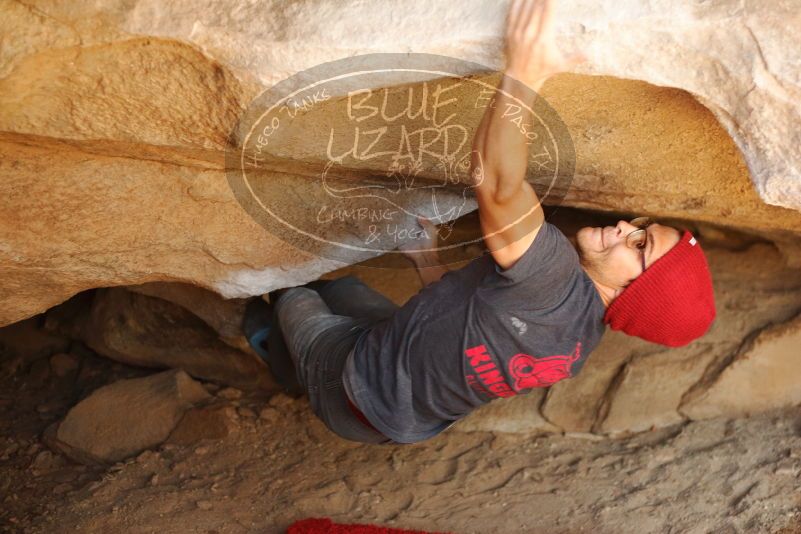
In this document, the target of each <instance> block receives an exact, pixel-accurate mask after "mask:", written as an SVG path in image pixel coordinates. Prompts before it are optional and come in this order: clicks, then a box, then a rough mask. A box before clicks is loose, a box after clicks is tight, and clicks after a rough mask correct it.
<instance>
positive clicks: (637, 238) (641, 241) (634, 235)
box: [626, 217, 656, 272]
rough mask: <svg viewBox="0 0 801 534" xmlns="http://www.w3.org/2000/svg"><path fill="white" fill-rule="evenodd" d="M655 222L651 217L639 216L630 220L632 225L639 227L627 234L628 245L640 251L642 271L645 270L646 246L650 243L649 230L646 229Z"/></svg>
mask: <svg viewBox="0 0 801 534" xmlns="http://www.w3.org/2000/svg"><path fill="white" fill-rule="evenodd" d="M655 222H656V221H654V220H653V219H651V218H650V217H637V218H636V219H633V220H631V221H630V222H629V224H630V225H632V226H636V227H637V229H636V230H634V231H633V232H631V233H630V234H629V235H627V236H626V245H627V246H628V247H629V248H636V249H637V250H639V251H640V260H641V261H642V272H645V246H646V244H647V243H648V232H646V231H645V229H646V228H648V227H649V226H651V225H652V224H654V223H655Z"/></svg>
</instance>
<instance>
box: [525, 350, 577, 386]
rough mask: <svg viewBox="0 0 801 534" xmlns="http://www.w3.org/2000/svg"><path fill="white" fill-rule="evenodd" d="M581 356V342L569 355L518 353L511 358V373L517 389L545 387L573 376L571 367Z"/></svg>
mask: <svg viewBox="0 0 801 534" xmlns="http://www.w3.org/2000/svg"><path fill="white" fill-rule="evenodd" d="M580 357H581V342H578V343H576V349H575V351H574V352H573V354H571V355H569V356H545V357H544V358H535V357H534V356H531V355H530V354H516V355H515V356H514V357H513V358H512V359H511V360H509V374H511V375H512V376H513V377H514V379H515V384H514V387H515V389H516V390H521V389H527V388H544V387H548V386H550V385H553V384H555V383H556V382H559V381H560V380H562V379H564V378H570V377H571V376H573V375H572V374H571V373H570V367H571V366H572V365H573V362H575V361H576V360H578V359H579V358H580Z"/></svg>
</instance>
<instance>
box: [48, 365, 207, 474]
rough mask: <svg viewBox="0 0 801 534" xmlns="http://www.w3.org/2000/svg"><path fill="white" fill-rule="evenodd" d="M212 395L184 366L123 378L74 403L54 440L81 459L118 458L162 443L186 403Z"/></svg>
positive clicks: (109, 459) (85, 460)
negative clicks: (144, 375) (178, 368)
mask: <svg viewBox="0 0 801 534" xmlns="http://www.w3.org/2000/svg"><path fill="white" fill-rule="evenodd" d="M208 398H209V394H208V393H207V392H206V390H205V389H204V388H203V386H202V385H200V383H198V382H195V381H194V380H192V379H191V378H190V377H189V375H187V374H186V373H185V372H183V371H181V370H172V371H165V372H163V373H159V374H155V375H151V376H148V377H144V378H133V379H128V380H120V381H118V382H114V383H113V384H109V385H107V386H103V387H102V388H100V389H98V390H96V391H95V392H94V393H92V394H91V395H89V397H87V398H85V399H84V400H82V401H81V402H79V403H78V404H77V405H75V406H74V407H73V408H72V409H71V410H70V411H69V413H67V416H66V417H65V418H64V420H63V421H62V422H61V423H60V424H59V425H58V429H57V430H56V431H55V435H54V436H53V437H54V438H55V441H54V443H55V444H56V445H57V446H59V448H60V450H62V451H63V452H65V453H66V454H67V455H69V456H71V457H72V458H74V459H76V460H77V461H81V462H87V461H88V462H94V463H101V464H103V463H114V462H117V461H120V460H123V459H125V458H128V457H130V456H133V455H135V454H138V453H140V452H142V451H143V450H145V449H148V448H151V447H154V446H156V445H158V444H160V443H161V442H163V441H164V440H165V439H167V437H168V436H169V435H170V432H172V430H173V429H174V428H175V426H176V424H177V423H178V422H179V421H180V419H181V417H182V416H183V414H184V412H185V411H186V410H187V409H188V408H190V407H192V406H193V405H194V404H196V403H198V402H201V401H204V400H206V399H208ZM61 445H63V447H62V446H61Z"/></svg>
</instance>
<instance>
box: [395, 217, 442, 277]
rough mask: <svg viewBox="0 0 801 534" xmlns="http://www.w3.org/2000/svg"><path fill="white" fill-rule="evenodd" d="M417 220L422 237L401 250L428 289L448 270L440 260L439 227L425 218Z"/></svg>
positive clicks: (403, 246) (405, 245)
mask: <svg viewBox="0 0 801 534" xmlns="http://www.w3.org/2000/svg"><path fill="white" fill-rule="evenodd" d="M417 220H418V222H419V223H420V226H422V228H423V232H422V233H421V234H420V237H419V238H418V239H416V240H412V241H410V242H408V243H406V244H404V245H401V246H400V247H399V248H400V250H401V251H404V255H405V256H406V257H407V258H409V260H410V261H411V262H412V263H413V264H414V267H415V269H417V275H418V276H419V277H420V281H421V282H422V283H423V287H426V286H427V285H429V284H431V283H433V282H436V281H437V280H439V279H440V278H442V276H443V275H444V274H445V273H447V272H448V268H447V267H445V266H444V265H442V262H441V261H440V259H439V252H438V251H437V241H438V239H437V236H438V234H437V227H436V226H434V223H432V222H431V221H429V220H428V219H425V218H423V217H418V219H417Z"/></svg>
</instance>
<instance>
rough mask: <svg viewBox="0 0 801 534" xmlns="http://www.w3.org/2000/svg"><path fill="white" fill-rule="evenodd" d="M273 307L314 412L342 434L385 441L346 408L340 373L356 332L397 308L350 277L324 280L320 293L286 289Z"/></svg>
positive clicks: (359, 334) (332, 429)
mask: <svg viewBox="0 0 801 534" xmlns="http://www.w3.org/2000/svg"><path fill="white" fill-rule="evenodd" d="M275 306H276V315H277V317H278V326H279V327H280V329H281V332H282V333H283V335H284V340H285V341H286V345H287V349H288V350H289V353H290V355H291V357H292V361H293V362H294V364H295V370H296V372H297V376H298V381H299V382H300V384H301V385H302V386H303V388H304V389H305V390H306V393H308V395H309V403H310V405H311V408H312V411H313V412H314V413H315V415H317V417H319V418H320V419H321V420H322V421H323V423H325V425H326V426H327V427H328V428H329V429H330V430H331V431H332V432H334V433H335V434H337V435H339V436H340V437H342V438H345V439H348V440H351V441H358V442H362V443H388V442H390V440H389V439H388V438H386V437H385V436H383V435H382V434H380V433H378V432H376V431H375V430H373V429H372V428H370V427H368V426H367V425H365V424H364V423H362V422H361V421H359V419H358V418H357V417H356V415H355V414H354V413H353V412H352V411H351V409H350V407H349V406H348V398H347V393H346V392H345V388H344V386H343V384H342V371H343V369H344V367H345V361H346V360H347V357H348V355H349V353H350V351H351V349H353V347H354V345H355V344H356V341H357V340H358V339H359V336H361V335H363V334H365V333H366V332H367V331H368V330H369V329H370V328H371V327H372V326H373V325H375V324H376V323H378V322H380V321H383V320H386V319H389V318H390V317H391V316H392V314H393V313H395V311H396V310H397V309H398V306H397V305H395V304H394V303H393V302H392V301H390V300H389V299H387V298H386V297H384V296H383V295H381V294H380V293H378V292H377V291H374V290H373V289H371V288H369V287H368V286H366V285H365V284H364V283H363V282H362V281H361V280H359V279H358V278H356V277H354V276H346V277H344V278H340V279H338V280H334V281H332V282H329V283H328V284H327V285H326V286H325V287H323V288H322V289H321V290H320V291H319V293H318V292H317V291H314V290H312V289H308V288H305V287H295V288H291V289H288V290H287V291H285V292H284V293H283V294H282V295H281V296H280V297H279V298H278V301H277V302H276V303H275Z"/></svg>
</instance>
